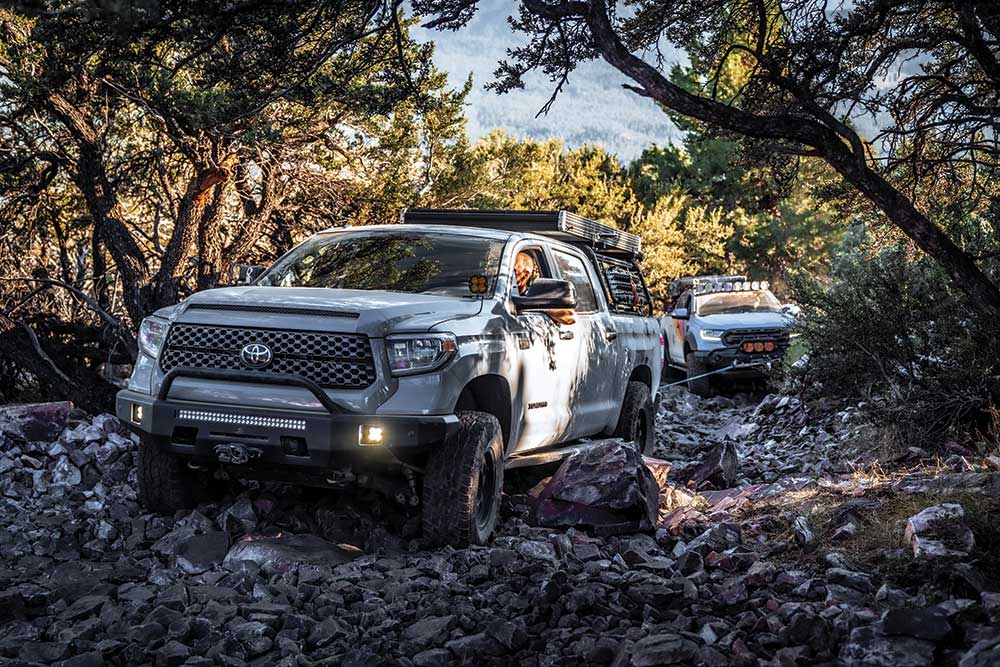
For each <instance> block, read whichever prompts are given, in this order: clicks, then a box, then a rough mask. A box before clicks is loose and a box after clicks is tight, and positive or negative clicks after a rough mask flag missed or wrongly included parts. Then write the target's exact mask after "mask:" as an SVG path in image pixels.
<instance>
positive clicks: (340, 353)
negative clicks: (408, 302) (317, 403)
mask: <svg viewBox="0 0 1000 667" xmlns="http://www.w3.org/2000/svg"><path fill="white" fill-rule="evenodd" d="M253 343H262V344H264V345H266V346H267V347H269V348H270V349H271V353H272V355H273V358H272V360H271V362H270V363H269V364H268V365H267V366H265V367H264V368H252V367H249V366H247V365H246V364H244V363H243V361H242V360H241V358H240V352H241V350H242V349H243V347H244V346H246V345H250V344H253ZM181 366H183V367H186V368H223V369H231V370H241V371H248V370H249V371H254V372H258V373H262V374H267V373H286V374H291V375H298V376H300V377H304V378H306V379H309V380H312V381H313V382H315V383H316V384H318V385H319V386H321V387H327V388H339V389H361V388H364V387H367V386H369V385H371V384H372V383H373V382H375V376H376V372H375V359H374V358H373V357H372V351H371V345H370V344H369V342H368V337H367V336H364V335H359V334H342V333H319V332H314V331H277V330H274V329H248V328H243V327H222V326H209V325H203V324H174V325H173V326H171V327H170V333H169V334H168V335H167V344H166V346H165V347H164V349H163V353H162V354H161V355H160V368H162V369H163V370H164V372H169V371H170V370H172V369H174V368H177V367H181Z"/></svg>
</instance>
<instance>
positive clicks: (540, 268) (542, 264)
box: [510, 247, 552, 296]
mask: <svg viewBox="0 0 1000 667" xmlns="http://www.w3.org/2000/svg"><path fill="white" fill-rule="evenodd" d="M519 255H527V256H528V257H529V258H531V263H532V264H533V265H534V270H533V272H532V275H531V278H530V279H529V281H528V285H530V284H531V283H533V282H534V281H535V280H537V279H538V278H551V277H552V271H551V270H550V269H549V265H548V262H546V260H545V253H544V252H542V249H541V248H538V247H527V248H519V249H518V251H517V252H516V253H514V263H515V264H516V263H517V260H518V256H519ZM511 274H512V275H511V278H512V280H511V284H510V295H511V296H518V295H519V294H521V289H520V288H519V287H518V284H517V271H516V270H512V271H511Z"/></svg>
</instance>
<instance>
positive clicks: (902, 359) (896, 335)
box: [791, 225, 1000, 445]
mask: <svg viewBox="0 0 1000 667" xmlns="http://www.w3.org/2000/svg"><path fill="white" fill-rule="evenodd" d="M792 291H793V293H794V295H795V297H796V299H797V300H798V302H799V303H800V304H801V305H802V307H803V317H802V318H801V324H800V327H799V329H800V333H801V336H802V340H803V341H804V342H805V344H806V346H807V348H808V350H809V351H808V355H807V357H806V359H804V360H803V363H801V364H800V367H799V368H797V369H796V370H794V371H793V373H792V376H791V377H792V380H793V382H794V383H795V384H796V385H797V386H798V387H799V388H801V389H802V390H804V391H805V392H806V394H807V395H810V396H827V397H832V398H838V397H839V398H845V399H850V400H864V401H866V409H867V410H868V411H869V413H870V414H871V415H872V416H873V417H874V419H875V422H876V423H878V424H881V425H882V427H883V428H884V429H885V431H886V432H887V434H888V435H889V436H891V437H892V438H893V439H894V440H896V441H898V442H901V443H903V444H910V443H916V444H918V445H924V444H927V443H934V442H938V443H940V441H942V440H943V439H944V438H946V437H949V436H957V435H959V434H960V433H962V432H963V431H968V430H970V429H972V428H974V427H976V426H977V425H979V426H982V422H983V420H984V419H985V417H986V414H985V413H984V412H983V411H984V410H985V409H986V408H987V407H988V406H989V405H991V404H994V403H996V402H997V401H998V400H1000V342H998V339H997V336H996V332H995V331H994V330H992V329H991V328H989V327H986V326H984V325H983V324H982V322H981V321H979V320H977V319H972V318H969V317H968V312H969V309H968V305H967V304H965V303H963V299H964V297H963V296H962V295H961V294H960V293H957V292H956V290H955V289H954V288H953V287H952V286H951V284H950V282H949V281H948V278H947V276H946V275H945V274H944V272H943V271H942V270H941V268H940V267H939V266H938V265H937V264H936V263H934V262H933V261H931V260H930V259H928V258H926V257H924V256H919V257H913V256H911V255H910V254H909V253H908V252H907V249H906V247H905V246H902V245H899V244H893V245H890V246H888V247H885V246H880V245H879V244H876V243H873V241H872V240H871V238H870V236H869V234H868V232H867V229H866V228H865V227H864V226H862V225H856V226H854V227H852V228H851V230H850V233H849V234H848V235H847V237H846V239H845V240H844V243H843V245H842V247H841V248H840V249H839V251H838V252H837V255H836V258H835V260H834V262H833V266H832V271H831V276H830V280H829V282H827V283H821V282H818V281H816V280H814V279H811V278H808V277H805V276H802V275H799V276H797V277H796V278H795V279H794V280H793V281H792Z"/></svg>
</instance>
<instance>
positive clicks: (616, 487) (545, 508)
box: [535, 440, 660, 534]
mask: <svg viewBox="0 0 1000 667" xmlns="http://www.w3.org/2000/svg"><path fill="white" fill-rule="evenodd" d="M659 502H660V488H659V485H658V484H657V483H656V478H655V477H654V476H653V473H652V472H651V471H650V469H649V468H648V467H646V465H644V463H643V459H642V456H641V455H640V453H639V450H638V449H637V448H636V446H635V445H634V444H633V443H626V442H622V441H621V440H605V441H602V442H600V443H597V444H596V445H595V446H593V447H591V448H589V449H587V450H584V451H581V452H577V453H576V454H574V455H572V456H570V457H569V458H568V459H566V460H565V461H563V463H562V465H560V466H559V469H558V470H556V472H555V474H554V475H553V476H552V479H551V480H549V483H548V485H546V487H545V488H544V489H543V490H542V492H541V494H540V495H539V497H538V503H537V505H536V510H535V517H536V520H537V522H538V524H539V525H542V526H549V527H568V526H581V527H590V528H593V529H595V530H597V531H598V532H601V533H602V534H615V533H625V532H634V531H636V530H650V529H652V528H653V526H655V525H656V519H657V507H658V505H659Z"/></svg>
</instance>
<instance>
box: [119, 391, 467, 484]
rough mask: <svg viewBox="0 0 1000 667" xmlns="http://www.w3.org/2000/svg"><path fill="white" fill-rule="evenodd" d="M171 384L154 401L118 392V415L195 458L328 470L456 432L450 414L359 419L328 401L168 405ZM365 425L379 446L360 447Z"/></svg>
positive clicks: (161, 442)
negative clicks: (303, 406)
mask: <svg viewBox="0 0 1000 667" xmlns="http://www.w3.org/2000/svg"><path fill="white" fill-rule="evenodd" d="M169 384H170V383H169V382H166V381H165V382H164V386H163V387H161V390H160V392H159V394H158V395H157V396H149V395H147V394H141V393H138V392H134V391H130V390H127V389H126V390H122V391H120V392H118V395H117V400H116V413H117V415H118V418H119V419H120V420H121V421H122V422H123V423H125V424H128V425H129V426H130V427H131V428H133V429H135V430H137V431H140V432H142V433H145V434H149V435H151V436H153V437H154V439H155V440H156V442H157V443H158V445H159V447H160V448H161V449H163V450H165V451H170V452H174V453H176V454H181V455H185V456H189V457H191V458H195V459H215V460H219V459H220V456H222V457H223V459H222V460H224V461H226V459H225V457H226V456H227V451H229V452H235V453H236V454H240V453H242V454H244V455H247V456H249V460H248V462H250V463H253V464H255V465H259V464H274V465H281V466H287V465H291V466H297V467H305V468H329V467H334V466H338V465H341V464H342V463H344V462H345V461H350V460H352V459H355V458H358V457H362V458H372V457H374V458H378V455H379V454H380V453H381V454H390V453H391V454H395V453H396V452H403V451H415V450H418V449H419V448H421V447H424V446H429V445H435V444H438V443H441V442H443V441H444V440H445V438H447V437H448V436H449V435H451V434H452V433H454V432H455V430H457V428H458V418H457V417H456V416H455V415H413V416H410V415H385V416H383V415H362V414H356V413H348V412H343V411H340V410H339V409H337V408H336V407H335V406H333V405H332V403H331V404H330V405H327V406H326V407H327V411H326V412H318V411H300V410H277V409H268V408H258V407H249V408H248V407H241V406H237V405H228V404H205V403H193V402H190V401H179V400H172V399H169V398H167V397H166V396H167V394H168V392H169ZM324 396H325V395H324ZM327 400H328V399H327ZM370 426H375V427H378V428H381V429H382V444H381V445H367V446H362V445H361V444H360V439H361V438H360V435H361V432H362V429H367V428H368V427H370ZM227 445H229V446H231V445H236V447H235V448H228V449H227V447H226V446H227ZM390 458H391V457H390ZM226 462H230V463H231V462H234V461H226ZM235 462H242V461H235Z"/></svg>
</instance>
